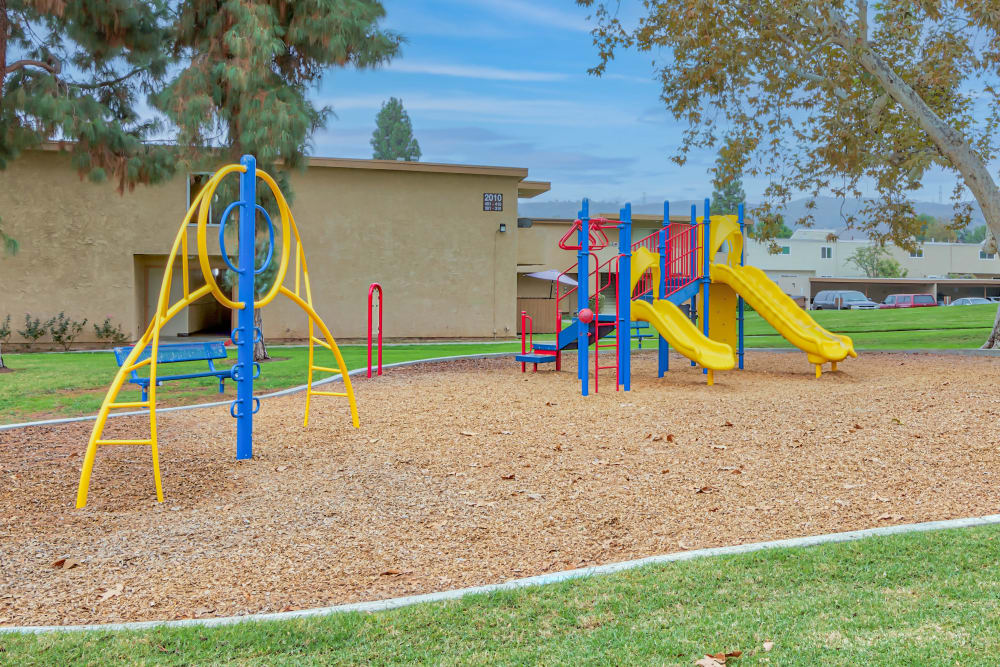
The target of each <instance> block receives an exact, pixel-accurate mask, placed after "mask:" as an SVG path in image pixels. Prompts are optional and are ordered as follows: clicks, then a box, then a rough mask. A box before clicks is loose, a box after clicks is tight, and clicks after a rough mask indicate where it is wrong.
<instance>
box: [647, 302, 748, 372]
mask: <svg viewBox="0 0 1000 667" xmlns="http://www.w3.org/2000/svg"><path fill="white" fill-rule="evenodd" d="M632 319H633V320H642V321H643V322H649V323H650V324H651V325H653V328H654V329H656V330H657V331H658V332H659V334H660V335H661V336H663V337H664V338H665V339H666V340H667V342H668V343H670V344H671V345H673V346H674V349H675V350H677V351H678V352H680V353H681V354H683V355H684V356H685V357H687V358H688V359H690V360H691V361H693V362H695V363H696V364H699V365H700V366H703V367H705V368H708V369H710V370H716V371H728V370H732V368H733V367H735V366H736V355H734V354H733V348H731V347H729V346H728V345H726V344H725V343H720V342H718V341H714V340H712V339H711V338H706V337H705V335H704V334H702V332H701V331H699V330H698V327H696V326H695V325H694V324H692V322H691V320H690V319H688V317H687V316H686V315H685V314H684V311H682V310H681V309H680V308H678V307H677V306H675V305H674V304H673V303H671V302H669V301H664V300H661V299H656V300H654V301H653V302H652V303H650V302H648V301H644V300H642V299H636V300H635V301H633V302H632Z"/></svg>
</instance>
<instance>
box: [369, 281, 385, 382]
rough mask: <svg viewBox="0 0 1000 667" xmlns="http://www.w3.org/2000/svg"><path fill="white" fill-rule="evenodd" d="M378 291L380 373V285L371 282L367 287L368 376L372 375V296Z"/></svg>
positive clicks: (379, 373)
mask: <svg viewBox="0 0 1000 667" xmlns="http://www.w3.org/2000/svg"><path fill="white" fill-rule="evenodd" d="M376 291H378V373H376V375H382V286H381V285H379V284H378V283H372V284H371V286H369V287H368V377H371V376H372V298H373V297H374V295H375V292H376Z"/></svg>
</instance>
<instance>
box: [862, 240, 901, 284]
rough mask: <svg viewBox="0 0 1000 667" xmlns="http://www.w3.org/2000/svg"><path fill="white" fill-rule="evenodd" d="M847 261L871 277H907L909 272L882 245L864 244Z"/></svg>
mask: <svg viewBox="0 0 1000 667" xmlns="http://www.w3.org/2000/svg"><path fill="white" fill-rule="evenodd" d="M847 261H848V263H850V264H854V265H855V266H856V267H858V268H859V269H860V270H862V271H864V273H865V275H866V276H868V277H869V278H905V277H906V274H907V273H908V271H907V270H906V269H904V268H903V267H902V265H901V264H900V263H899V262H898V261H896V259H894V258H893V257H892V256H891V255H890V254H889V251H888V250H886V249H885V248H884V247H883V246H880V245H868V246H862V247H860V248H858V249H857V250H855V251H854V252H853V253H852V254H851V256H850V257H848V258H847Z"/></svg>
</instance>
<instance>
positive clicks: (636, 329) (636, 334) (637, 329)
mask: <svg viewBox="0 0 1000 667" xmlns="http://www.w3.org/2000/svg"><path fill="white" fill-rule="evenodd" d="M642 329H649V322H632V338H634V339H636V340H638V341H639V349H640V350H641V349H642V340H643V339H644V338H655V336H654V335H653V334H651V333H643V332H642Z"/></svg>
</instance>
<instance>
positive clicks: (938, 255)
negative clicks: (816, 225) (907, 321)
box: [745, 229, 1000, 297]
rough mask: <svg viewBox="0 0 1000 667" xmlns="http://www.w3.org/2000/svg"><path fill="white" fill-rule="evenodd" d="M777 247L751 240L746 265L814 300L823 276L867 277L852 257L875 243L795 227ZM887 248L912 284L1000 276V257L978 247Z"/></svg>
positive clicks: (931, 243)
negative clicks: (957, 277)
mask: <svg viewBox="0 0 1000 667" xmlns="http://www.w3.org/2000/svg"><path fill="white" fill-rule="evenodd" d="M775 243H776V244H777V245H778V247H779V248H780V252H778V253H777V254H772V253H771V252H770V244H768V243H759V242H757V241H754V240H753V239H747V243H746V254H745V257H746V263H747V264H752V265H753V266H756V267H758V268H760V269H762V270H763V271H764V272H765V273H766V274H767V275H768V277H769V278H771V279H772V280H774V281H775V282H776V283H778V284H779V285H780V286H781V288H782V289H783V290H784V291H785V292H786V293H788V294H790V295H792V296H805V297H811V296H812V295H813V294H814V293H815V291H816V290H815V289H814V288H811V287H810V285H811V284H812V283H826V282H832V281H826V280H818V279H820V278H865V274H864V272H863V271H862V270H861V269H859V268H858V267H857V266H856V265H855V264H853V263H852V262H849V261H848V258H849V257H851V256H852V255H853V254H854V252H855V251H856V250H857V249H858V248H861V247H865V246H869V245H871V241H868V240H840V239H837V238H836V236H835V233H834V230H832V229H797V230H795V232H794V233H793V234H792V237H791V238H789V239H775ZM886 249H887V250H888V251H889V254H890V255H891V256H892V257H893V258H894V259H896V260H897V261H898V262H899V263H900V265H901V266H902V267H903V268H904V269H905V270H906V272H907V273H906V277H907V279H909V281H910V282H914V279H931V280H930V281H927V280H918V281H916V282H922V283H923V282H935V281H936V279H947V278H948V277H949V275H952V276H954V275H962V276H965V275H970V274H971V275H972V276H975V277H976V278H978V279H997V278H1000V260H998V258H997V255H996V254H995V253H987V252H985V251H984V250H983V247H982V245H981V244H978V243H944V242H937V241H927V242H924V243H921V244H919V247H918V249H917V250H916V251H915V252H908V251H905V250H901V249H900V248H897V247H896V246H890V245H887V246H886ZM998 287H1000V282H998ZM862 291H865V290H862ZM901 291H902V290H901ZM977 293H981V291H980V292H977Z"/></svg>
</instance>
